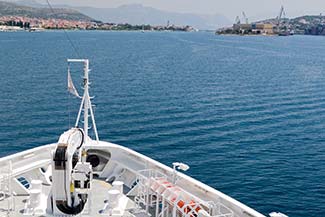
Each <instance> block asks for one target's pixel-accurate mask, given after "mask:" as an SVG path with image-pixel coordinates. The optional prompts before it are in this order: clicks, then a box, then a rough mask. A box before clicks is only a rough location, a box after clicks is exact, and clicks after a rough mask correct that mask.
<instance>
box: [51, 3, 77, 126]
mask: <svg viewBox="0 0 325 217" xmlns="http://www.w3.org/2000/svg"><path fill="white" fill-rule="evenodd" d="M46 3H47V5H48V7H49V9H50V10H51V11H52V14H53V15H55V14H56V13H55V10H54V8H53V7H52V5H51V3H50V0H46ZM63 32H64V35H65V37H66V38H67V40H68V42H69V44H70V46H71V47H72V49H73V51H74V53H75V55H76V56H77V58H79V59H80V53H79V51H78V49H77V47H76V46H75V45H74V43H73V41H72V40H71V38H70V36H69V34H68V33H67V31H66V30H65V29H64V28H63ZM68 70H69V71H70V64H68ZM68 116H69V121H68V124H69V125H68V127H69V128H68V129H70V127H71V96H70V93H69V92H68Z"/></svg>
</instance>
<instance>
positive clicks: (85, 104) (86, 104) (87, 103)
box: [68, 59, 99, 141]
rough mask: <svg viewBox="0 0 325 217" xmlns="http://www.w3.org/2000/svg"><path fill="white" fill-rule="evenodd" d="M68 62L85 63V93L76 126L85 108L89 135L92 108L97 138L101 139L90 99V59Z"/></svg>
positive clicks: (85, 122) (85, 127)
mask: <svg viewBox="0 0 325 217" xmlns="http://www.w3.org/2000/svg"><path fill="white" fill-rule="evenodd" d="M68 62H69V63H70V62H82V63H84V77H83V82H84V94H83V97H82V100H81V104H80V109H79V112H78V117H77V121H76V125H75V126H76V127H77V126H78V123H79V120H80V116H81V112H82V109H83V110H84V133H85V137H86V138H87V137H88V118H89V110H90V115H91V119H92V123H93V127H94V132H95V136H96V140H97V141H99V139H98V133H97V127H96V122H95V116H94V112H93V109H92V105H91V101H90V96H89V71H90V70H89V60H88V59H68Z"/></svg>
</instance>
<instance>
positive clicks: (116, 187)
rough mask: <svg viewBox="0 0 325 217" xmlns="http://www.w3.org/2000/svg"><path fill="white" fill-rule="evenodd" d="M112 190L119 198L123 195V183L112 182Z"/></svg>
mask: <svg viewBox="0 0 325 217" xmlns="http://www.w3.org/2000/svg"><path fill="white" fill-rule="evenodd" d="M112 185H113V188H112V189H114V190H118V191H119V192H120V196H122V195H123V185H124V182H121V181H115V182H113V184H112Z"/></svg>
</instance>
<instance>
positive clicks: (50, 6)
mask: <svg viewBox="0 0 325 217" xmlns="http://www.w3.org/2000/svg"><path fill="white" fill-rule="evenodd" d="M46 2H47V5H48V6H49V8H50V10H51V11H52V13H53V14H54V15H55V11H54V9H53V7H52V5H51V3H50V0H46ZM63 32H64V35H65V36H66V38H67V40H68V42H69V43H70V45H71V47H72V49H73V50H74V52H75V54H76V55H77V57H78V58H80V53H79V51H78V49H77V47H76V46H75V45H74V43H73V42H72V40H71V38H70V36H69V34H68V33H67V31H66V30H65V29H64V28H63Z"/></svg>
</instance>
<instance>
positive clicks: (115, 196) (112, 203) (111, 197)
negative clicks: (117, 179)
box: [108, 189, 120, 209]
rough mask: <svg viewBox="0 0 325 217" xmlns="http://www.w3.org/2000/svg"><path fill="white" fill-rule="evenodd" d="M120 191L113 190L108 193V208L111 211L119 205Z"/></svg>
mask: <svg viewBox="0 0 325 217" xmlns="http://www.w3.org/2000/svg"><path fill="white" fill-rule="evenodd" d="M119 197H120V191H118V190H115V189H112V190H109V191H108V206H109V208H111V209H114V208H117V207H118V205H119V204H118V203H119Z"/></svg>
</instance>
